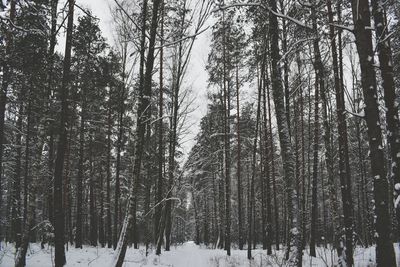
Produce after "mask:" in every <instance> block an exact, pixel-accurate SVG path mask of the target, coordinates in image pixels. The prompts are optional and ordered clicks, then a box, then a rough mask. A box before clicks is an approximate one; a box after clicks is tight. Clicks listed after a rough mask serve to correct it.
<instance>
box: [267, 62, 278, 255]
mask: <svg viewBox="0 0 400 267" xmlns="http://www.w3.org/2000/svg"><path fill="white" fill-rule="evenodd" d="M266 70H268V68H266ZM265 75H266V77H268V74H267V72H266V73H265ZM268 85H269V82H267V101H268V129H269V134H270V139H269V151H270V158H271V180H272V191H273V192H274V219H275V246H276V250H279V242H280V237H279V207H278V198H277V190H276V179H275V178H276V177H275V157H274V150H275V149H274V134H273V132H272V114H271V96H270V88H269V86H268Z"/></svg>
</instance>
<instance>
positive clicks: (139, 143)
mask: <svg viewBox="0 0 400 267" xmlns="http://www.w3.org/2000/svg"><path fill="white" fill-rule="evenodd" d="M144 2H146V0H145V1H144ZM160 3H161V0H155V1H154V3H153V11H152V19H151V26H150V40H149V46H148V47H149V49H148V53H147V57H146V72H145V75H144V80H143V88H142V89H143V90H141V92H140V93H141V94H140V99H139V108H138V116H137V128H136V138H137V139H136V143H135V153H136V154H135V161H134V166H133V182H132V184H131V189H130V195H129V199H128V203H127V208H126V214H125V219H124V223H123V226H122V230H121V233H120V235H119V240H118V243H117V248H116V250H115V253H114V260H113V262H112V265H111V266H116V267H121V266H122V264H123V263H124V258H125V253H126V249H127V245H128V242H127V241H128V240H127V229H128V227H129V225H130V221H131V217H132V222H133V223H135V222H136V205H137V189H138V186H139V178H140V173H141V165H142V155H143V151H144V141H145V131H146V124H147V123H148V118H149V116H150V111H149V110H150V109H149V108H148V107H149V105H150V97H151V82H152V73H153V66H154V51H155V40H156V32H157V26H158V13H159V12H158V11H159V7H160ZM144 10H145V9H144ZM143 16H144V17H145V12H143ZM145 21H146V20H145V18H144V22H145ZM142 37H143V40H142V41H144V40H145V39H144V38H145V32H144V36H142ZM142 48H144V46H143V47H142ZM143 62H144V61H143ZM142 67H143V66H142ZM131 205H132V206H133V208H132V209H131ZM130 212H133V214H130Z"/></svg>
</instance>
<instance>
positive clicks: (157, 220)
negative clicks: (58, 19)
mask: <svg viewBox="0 0 400 267" xmlns="http://www.w3.org/2000/svg"><path fill="white" fill-rule="evenodd" d="M160 13H161V22H160V24H161V28H160V36H161V38H160V46H161V48H160V70H159V75H160V77H159V78H160V92H159V100H158V118H159V121H158V177H157V185H156V188H157V192H156V204H158V203H161V201H162V195H163V176H164V138H163V132H164V131H163V123H164V121H163V120H162V119H161V118H162V117H163V113H164V110H163V105H164V89H163V86H164V48H163V47H162V46H163V44H164V41H163V38H164V1H163V2H162V3H161V11H160ZM162 207H163V206H162V205H161V204H159V205H158V206H157V207H156V209H155V212H154V237H155V238H154V241H155V244H157V251H156V254H157V255H160V254H161V238H162V232H161V213H162ZM159 240H160V242H158V241H159Z"/></svg>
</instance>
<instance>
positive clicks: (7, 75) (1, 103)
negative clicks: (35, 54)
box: [0, 0, 16, 241]
mask: <svg viewBox="0 0 400 267" xmlns="http://www.w3.org/2000/svg"><path fill="white" fill-rule="evenodd" d="M15 5H16V2H15V0H11V1H10V23H14V20H15ZM6 41H7V42H6V51H5V58H4V59H3V62H2V63H3V66H2V67H3V70H2V71H3V77H2V78H3V79H2V84H1V90H0V214H2V210H3V188H2V183H3V181H2V179H3V143H4V119H5V112H6V104H7V91H8V87H9V85H10V83H11V75H12V67H11V62H12V55H11V54H12V50H13V33H12V31H11V30H9V31H8V32H7V34H6ZM2 228H3V226H2V225H0V241H1V240H3V231H2Z"/></svg>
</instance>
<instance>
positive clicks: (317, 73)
mask: <svg viewBox="0 0 400 267" xmlns="http://www.w3.org/2000/svg"><path fill="white" fill-rule="evenodd" d="M311 10H313V11H312V17H313V25H314V27H315V28H314V34H315V33H316V30H317V29H316V18H315V10H314V7H312V8H311ZM313 46H314V57H315V59H314V60H315V61H314V68H315V84H314V87H315V94H314V141H313V175H312V182H311V188H312V193H311V229H310V255H311V256H313V257H316V256H317V254H316V252H315V239H316V234H317V229H316V228H317V217H318V214H317V212H318V198H317V194H318V188H317V185H318V164H319V158H318V150H319V91H320V88H318V87H320V84H319V82H320V81H321V79H322V75H321V70H320V64H322V63H321V55H320V52H319V42H318V38H317V37H316V36H315V39H314V42H313ZM322 83H323V82H322Z"/></svg>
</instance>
